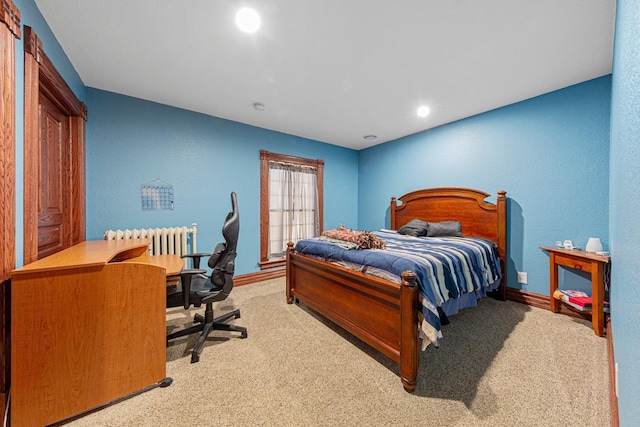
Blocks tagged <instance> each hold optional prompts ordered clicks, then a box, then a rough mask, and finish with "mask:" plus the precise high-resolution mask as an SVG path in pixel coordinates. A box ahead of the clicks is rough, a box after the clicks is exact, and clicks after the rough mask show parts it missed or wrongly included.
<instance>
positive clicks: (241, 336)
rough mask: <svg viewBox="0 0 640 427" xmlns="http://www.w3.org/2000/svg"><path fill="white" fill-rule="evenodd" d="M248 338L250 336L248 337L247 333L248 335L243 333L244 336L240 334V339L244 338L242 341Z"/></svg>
mask: <svg viewBox="0 0 640 427" xmlns="http://www.w3.org/2000/svg"><path fill="white" fill-rule="evenodd" d="M247 336H248V335H247V333H246V332H243V333H242V334H240V338H242V339H245V338H246V337H247Z"/></svg>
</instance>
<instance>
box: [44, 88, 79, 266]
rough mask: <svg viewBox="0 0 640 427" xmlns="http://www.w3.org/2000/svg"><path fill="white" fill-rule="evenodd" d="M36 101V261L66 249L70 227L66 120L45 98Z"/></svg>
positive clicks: (67, 126) (67, 131)
mask: <svg viewBox="0 0 640 427" xmlns="http://www.w3.org/2000/svg"><path fill="white" fill-rule="evenodd" d="M39 102H40V105H39V110H40V114H39V115H40V117H39V122H40V179H39V181H40V194H39V197H38V259H40V258H44V257H46V256H48V255H51V254H53V253H55V252H58V251H60V250H62V249H64V248H66V247H68V246H70V242H69V241H68V240H69V236H70V229H69V224H71V218H70V216H71V212H70V209H69V206H70V201H69V200H68V198H69V194H70V191H71V189H70V188H69V186H70V180H69V168H70V160H69V124H68V119H67V117H66V116H65V115H64V114H63V113H62V112H61V111H60V109H58V107H57V106H56V105H55V104H54V103H52V102H51V101H50V100H49V99H48V98H47V97H46V96H44V95H42V94H41V95H40V97H39Z"/></svg>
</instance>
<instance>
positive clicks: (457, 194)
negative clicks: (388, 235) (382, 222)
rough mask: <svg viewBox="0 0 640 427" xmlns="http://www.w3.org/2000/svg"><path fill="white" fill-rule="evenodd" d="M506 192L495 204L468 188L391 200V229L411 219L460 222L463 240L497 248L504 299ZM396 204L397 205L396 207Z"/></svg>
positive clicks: (500, 193)
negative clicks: (476, 240) (482, 241)
mask: <svg viewBox="0 0 640 427" xmlns="http://www.w3.org/2000/svg"><path fill="white" fill-rule="evenodd" d="M506 194H507V192H506V191H504V190H503V191H498V199H497V201H496V204H493V203H488V202H486V201H485V199H486V198H487V197H489V196H490V194H488V193H485V192H484V191H480V190H474V189H471V188H458V187H439V188H425V189H423V190H416V191H412V192H411V193H407V194H405V195H404V196H401V197H399V198H398V199H396V198H395V197H392V198H391V209H390V216H391V228H392V229H393V230H397V229H398V228H400V227H402V226H403V225H405V224H406V223H407V222H409V221H411V220H412V219H414V218H418V219H421V220H423V221H428V222H441V221H460V223H461V224H462V234H463V235H464V236H465V237H482V238H485V239H489V240H492V241H493V242H495V243H496V244H497V245H498V255H499V256H500V259H501V263H502V272H503V283H502V286H501V287H502V289H503V292H505V296H506V284H507V282H506V277H507V275H506V268H505V267H506V259H507V196H506ZM398 202H400V204H398Z"/></svg>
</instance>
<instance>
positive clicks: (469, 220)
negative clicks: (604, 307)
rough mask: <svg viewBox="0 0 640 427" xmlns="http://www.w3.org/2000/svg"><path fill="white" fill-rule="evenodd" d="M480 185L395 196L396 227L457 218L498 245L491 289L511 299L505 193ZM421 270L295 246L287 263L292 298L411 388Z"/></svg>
mask: <svg viewBox="0 0 640 427" xmlns="http://www.w3.org/2000/svg"><path fill="white" fill-rule="evenodd" d="M489 196H490V195H489V194H488V193H485V192H483V191H480V190H474V189H469V188H457V187H440V188H429V189H422V190H417V191H413V192H411V193H407V194H405V195H403V196H401V197H399V198H398V199H396V198H395V197H393V198H391V205H390V209H389V216H390V227H391V230H398V229H400V228H401V227H402V226H404V225H406V224H407V223H409V222H410V221H411V220H413V219H419V220H423V221H428V222H431V223H435V222H443V221H458V222H460V224H461V229H462V233H463V235H464V236H465V237H471V238H479V239H486V240H488V241H491V242H493V243H494V244H495V251H496V253H497V255H498V257H499V264H500V273H501V279H500V281H499V286H498V287H497V289H496V290H495V291H493V292H492V295H493V296H494V297H496V298H499V299H502V300H504V299H506V283H507V278H506V268H505V260H506V255H507V236H506V233H507V227H506V192H505V191H499V192H498V195H497V199H496V202H495V203H490V202H487V201H485V199H487V198H488V197H489ZM418 289H419V286H418V283H417V275H416V272H415V271H411V270H406V271H403V272H402V273H401V280H400V281H399V283H398V282H397V281H395V280H390V279H386V278H381V277H378V276H374V275H371V274H367V273H365V272H362V271H357V270H354V269H353V268H348V267H346V266H343V265H338V264H336V263H335V262H330V261H325V260H323V259H320V258H318V257H316V256H312V255H305V254H302V253H298V252H297V251H296V250H295V249H294V245H293V243H290V244H289V247H288V250H287V262H286V298H287V302H288V303H289V304H292V303H293V302H294V301H295V302H298V301H299V302H302V303H303V304H305V305H306V306H308V307H310V308H311V309H313V310H314V311H316V312H317V313H319V314H321V315H322V316H324V317H326V318H328V319H329V320H331V321H332V322H334V323H335V324H337V325H338V326H340V327H342V328H344V329H345V330H347V331H348V332H350V333H351V334H353V335H354V336H356V337H358V338H359V339H361V340H362V341H364V342H366V343H367V344H369V345H370V346H372V347H373V348H375V349H376V350H378V351H380V352H381V353H383V354H384V355H386V356H387V357H389V358H390V359H392V360H393V361H395V362H396V363H398V365H399V374H400V379H401V381H402V385H403V387H404V389H405V390H406V391H407V392H413V391H414V390H415V387H416V382H417V375H418V364H419V351H420V347H421V342H420V340H421V339H420V326H421V325H420V319H421V316H420V315H419V313H420V312H421V308H420V306H421V305H422V304H421V303H419V301H420V302H422V300H421V299H420V298H422V296H421V293H420V292H419V291H418Z"/></svg>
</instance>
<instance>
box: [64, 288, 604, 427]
mask: <svg viewBox="0 0 640 427" xmlns="http://www.w3.org/2000/svg"><path fill="white" fill-rule="evenodd" d="M232 308H240V309H241V312H242V318H241V319H237V320H236V321H235V322H236V323H238V324H241V325H244V326H247V327H248V328H249V337H248V338H247V339H240V338H238V335H239V334H233V333H226V332H215V333H214V335H212V336H211V337H210V338H209V340H208V341H207V343H206V344H205V347H204V349H203V351H202V356H201V359H200V362H199V363H195V364H191V363H190V351H189V350H190V348H192V347H193V345H194V343H195V340H196V339H197V337H195V336H194V337H189V338H185V339H183V340H177V341H176V342H175V343H173V344H171V345H170V347H169V348H168V349H167V375H168V376H170V377H172V378H173V380H174V382H173V384H172V385H171V386H170V387H167V388H156V389H153V390H151V391H148V392H146V393H142V394H140V395H137V396H134V397H132V398H130V399H127V400H124V401H122V402H119V403H117V404H114V405H112V406H110V407H107V408H104V409H102V410H100V411H97V412H94V413H92V414H89V415H86V416H85V417H83V418H80V419H77V420H75V421H73V422H71V423H69V424H68V425H70V426H154V427H160V426H194V425H199V426H351V425H353V426H390V425H396V426H414V425H415V426H598V427H604V426H608V425H610V416H609V401H608V373H607V352H606V340H605V339H603V338H598V337H596V336H595V335H594V333H593V331H592V329H591V328H590V325H589V323H587V322H584V321H580V320H576V319H573V318H570V317H567V316H564V315H559V314H555V315H554V314H552V313H550V312H549V311H545V310H542V309H536V308H532V307H528V306H525V305H522V304H518V303H514V302H509V301H508V302H500V301H495V300H492V299H485V300H482V301H481V302H480V305H479V306H478V307H476V308H472V309H466V310H463V311H461V312H460V313H459V314H457V315H455V316H453V317H452V318H451V324H450V325H447V326H445V327H444V330H443V333H444V339H443V340H442V345H441V347H440V348H439V349H435V348H429V349H428V350H427V351H425V352H423V353H422V354H421V358H420V373H419V383H418V386H417V388H416V391H415V393H414V394H408V393H406V392H405V391H404V389H403V388H402V385H401V383H400V379H399V377H398V375H397V366H396V365H395V363H393V362H391V361H389V360H388V359H387V358H385V357H384V356H381V355H380V354H379V353H377V352H375V351H374V350H372V349H370V348H369V347H368V346H367V345H365V344H363V343H361V342H360V341H358V340H356V339H355V338H353V337H351V336H350V335H348V334H347V333H345V332H344V331H342V330H339V329H337V328H335V327H333V326H332V325H331V324H330V323H328V322H327V321H325V320H323V319H321V318H320V317H319V316H317V315H315V314H313V313H312V312H311V311H310V310H308V309H307V308H305V307H303V306H299V305H287V304H286V302H285V293H284V279H278V280H271V281H266V282H261V283H256V284H253V285H248V286H242V287H238V288H236V289H234V291H233V293H232V294H231V297H230V298H229V299H227V300H226V301H224V302H222V303H220V304H219V307H217V309H218V311H217V312H218V313H222V312H225V311H227V310H229V309H232ZM168 313H169V314H168V319H169V320H168V326H167V329H168V330H173V329H174V328H175V327H177V326H176V325H180V324H182V323H185V322H186V323H189V319H188V318H187V315H188V313H187V312H185V311H183V310H181V309H171V310H169V312H168Z"/></svg>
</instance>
